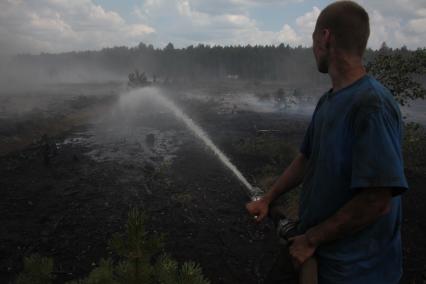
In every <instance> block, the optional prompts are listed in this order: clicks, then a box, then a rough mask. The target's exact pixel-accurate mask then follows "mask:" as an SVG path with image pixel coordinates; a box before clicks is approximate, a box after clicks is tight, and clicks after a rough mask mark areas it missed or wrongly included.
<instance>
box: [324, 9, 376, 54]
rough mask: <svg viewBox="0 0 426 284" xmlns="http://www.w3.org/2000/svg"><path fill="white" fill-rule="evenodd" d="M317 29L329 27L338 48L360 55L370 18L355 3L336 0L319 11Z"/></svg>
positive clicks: (363, 48) (367, 35) (366, 36)
mask: <svg viewBox="0 0 426 284" xmlns="http://www.w3.org/2000/svg"><path fill="white" fill-rule="evenodd" d="M317 29H330V31H331V33H332V34H333V35H334V37H335V39H336V46H337V47H338V48H340V49H343V50H345V51H348V52H355V53H356V54H358V55H361V56H362V55H363V53H364V51H365V48H366V46H367V41H368V37H369V36H370V20H369V17H368V13H367V12H366V11H365V10H364V8H362V7H361V6H360V5H358V4H357V3H355V2H352V1H338V2H335V3H333V4H330V5H328V6H327V7H326V8H325V9H324V10H322V11H321V13H320V15H319V17H318V20H317Z"/></svg>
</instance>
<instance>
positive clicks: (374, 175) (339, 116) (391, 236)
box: [246, 1, 408, 284]
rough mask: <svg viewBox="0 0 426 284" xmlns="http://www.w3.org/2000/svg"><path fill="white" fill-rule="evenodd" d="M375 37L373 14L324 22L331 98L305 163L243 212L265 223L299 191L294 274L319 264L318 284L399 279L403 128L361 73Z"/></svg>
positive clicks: (321, 36) (318, 117)
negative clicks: (282, 199)
mask: <svg viewBox="0 0 426 284" xmlns="http://www.w3.org/2000/svg"><path fill="white" fill-rule="evenodd" d="M369 32H370V29H369V18H368V14H367V12H366V11H365V10H364V9H363V8H362V7H361V6H359V5H358V4H356V3H354V2H351V1H339V2H336V3H333V4H331V5H329V6H328V7H326V8H325V9H324V10H323V11H322V12H321V14H320V15H319V17H318V20H317V23H316V27H315V31H314V33H313V35H312V38H313V52H314V55H315V59H316V62H317V67H318V70H319V71H320V72H322V73H328V74H329V76H330V78H331V81H332V89H331V90H330V91H328V92H326V93H325V94H324V95H323V96H322V97H321V98H320V100H319V102H318V105H317V107H316V109H315V112H314V114H313V117H312V121H311V123H310V125H309V128H308V130H307V132H306V135H305V138H304V141H303V143H302V146H301V148H300V154H299V155H298V156H297V157H296V158H295V159H294V160H293V162H292V163H291V164H290V166H289V167H288V168H287V169H286V170H285V171H284V173H283V174H282V175H281V176H280V177H279V178H278V180H277V181H276V182H275V184H274V185H273V186H272V188H271V189H270V190H269V192H267V193H266V194H265V195H264V196H263V198H261V199H260V200H258V201H254V202H251V203H249V204H247V206H246V207H247V210H248V211H249V213H250V214H252V215H254V216H257V220H259V221H261V220H262V219H263V218H264V217H265V216H267V214H268V206H269V204H270V203H271V202H272V201H273V200H275V199H276V198H277V197H278V196H279V195H281V194H283V193H285V192H287V191H289V190H290V189H292V188H294V187H296V186H297V185H298V184H300V183H302V182H303V188H302V193H301V196H300V212H299V218H300V220H299V224H298V227H297V230H298V232H299V235H297V236H296V237H294V238H292V244H291V246H290V248H289V252H290V255H291V257H292V259H293V262H294V264H295V266H296V267H297V266H300V265H301V264H303V263H304V262H305V261H306V260H307V259H308V258H310V257H312V256H314V255H315V257H316V258H317V260H318V280H319V283H327V284H333V283H345V284H352V283H353V284H355V283H363V284H368V283H374V284H381V283H383V284H385V283H386V284H391V283H398V282H399V280H400V278H401V275H402V255H401V254H402V253H401V238H400V225H401V200H400V194H401V193H402V192H404V191H405V190H406V189H407V188H408V186H407V182H406V179H405V177H404V172H403V162H402V155H401V133H402V122H401V115H400V112H399V108H398V106H397V104H396V103H395V100H394V99H393V97H392V95H391V94H390V92H389V91H388V90H387V89H386V88H385V87H383V86H382V85H381V84H380V83H379V82H377V81H376V80H375V79H374V78H372V77H370V76H369V75H366V71H365V69H364V67H363V64H362V56H363V53H364V50H365V48H366V45H367V40H368V37H369Z"/></svg>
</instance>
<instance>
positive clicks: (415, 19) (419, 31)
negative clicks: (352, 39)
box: [358, 0, 426, 49]
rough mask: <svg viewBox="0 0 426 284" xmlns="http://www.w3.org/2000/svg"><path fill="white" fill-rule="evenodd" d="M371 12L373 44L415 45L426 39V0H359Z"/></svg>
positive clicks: (370, 41) (371, 40)
mask: <svg viewBox="0 0 426 284" xmlns="http://www.w3.org/2000/svg"><path fill="white" fill-rule="evenodd" d="M358 2H359V3H360V4H361V5H363V6H364V7H365V8H366V9H367V11H368V12H369V14H370V26H371V36H370V40H369V44H368V45H369V46H370V47H372V48H379V47H380V45H381V44H382V42H386V43H387V45H388V46H391V47H401V46H403V45H405V46H407V47H408V48H411V49H415V48H418V47H424V46H425V43H426V1H424V0H387V1H366V0H359V1H358Z"/></svg>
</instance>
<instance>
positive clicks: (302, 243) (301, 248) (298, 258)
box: [289, 235, 317, 269]
mask: <svg viewBox="0 0 426 284" xmlns="http://www.w3.org/2000/svg"><path fill="white" fill-rule="evenodd" d="M289 241H290V242H291V246H290V248H289V252H290V255H291V257H292V259H293V264H294V267H295V268H296V269H299V267H300V266H301V265H302V264H303V263H305V261H307V260H308V259H309V258H310V257H312V256H313V255H314V253H315V250H316V249H317V247H316V246H315V245H314V244H312V243H311V242H310V241H309V239H308V238H307V237H306V235H299V236H295V237H292V238H290V239H289Z"/></svg>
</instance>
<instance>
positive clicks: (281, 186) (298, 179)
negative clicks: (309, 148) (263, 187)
mask: <svg viewBox="0 0 426 284" xmlns="http://www.w3.org/2000/svg"><path fill="white" fill-rule="evenodd" d="M307 161H308V160H307V159H306V157H305V155H303V154H301V153H299V155H297V157H296V158H295V159H294V160H293V161H292V162H291V164H290V166H288V168H286V169H285V171H284V173H283V174H282V175H281V176H280V177H279V178H278V179H277V181H276V182H275V183H274V185H273V186H272V188H271V189H270V190H269V191H268V192H267V193H266V194H265V195H264V196H263V198H262V199H264V200H265V201H266V202H267V203H268V204H270V203H271V202H272V201H274V200H275V199H277V198H278V197H279V196H281V195H282V194H284V193H285V192H287V191H290V190H291V189H293V188H295V187H296V186H298V185H299V184H301V183H302V181H303V176H304V175H305V168H306V163H307Z"/></svg>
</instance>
